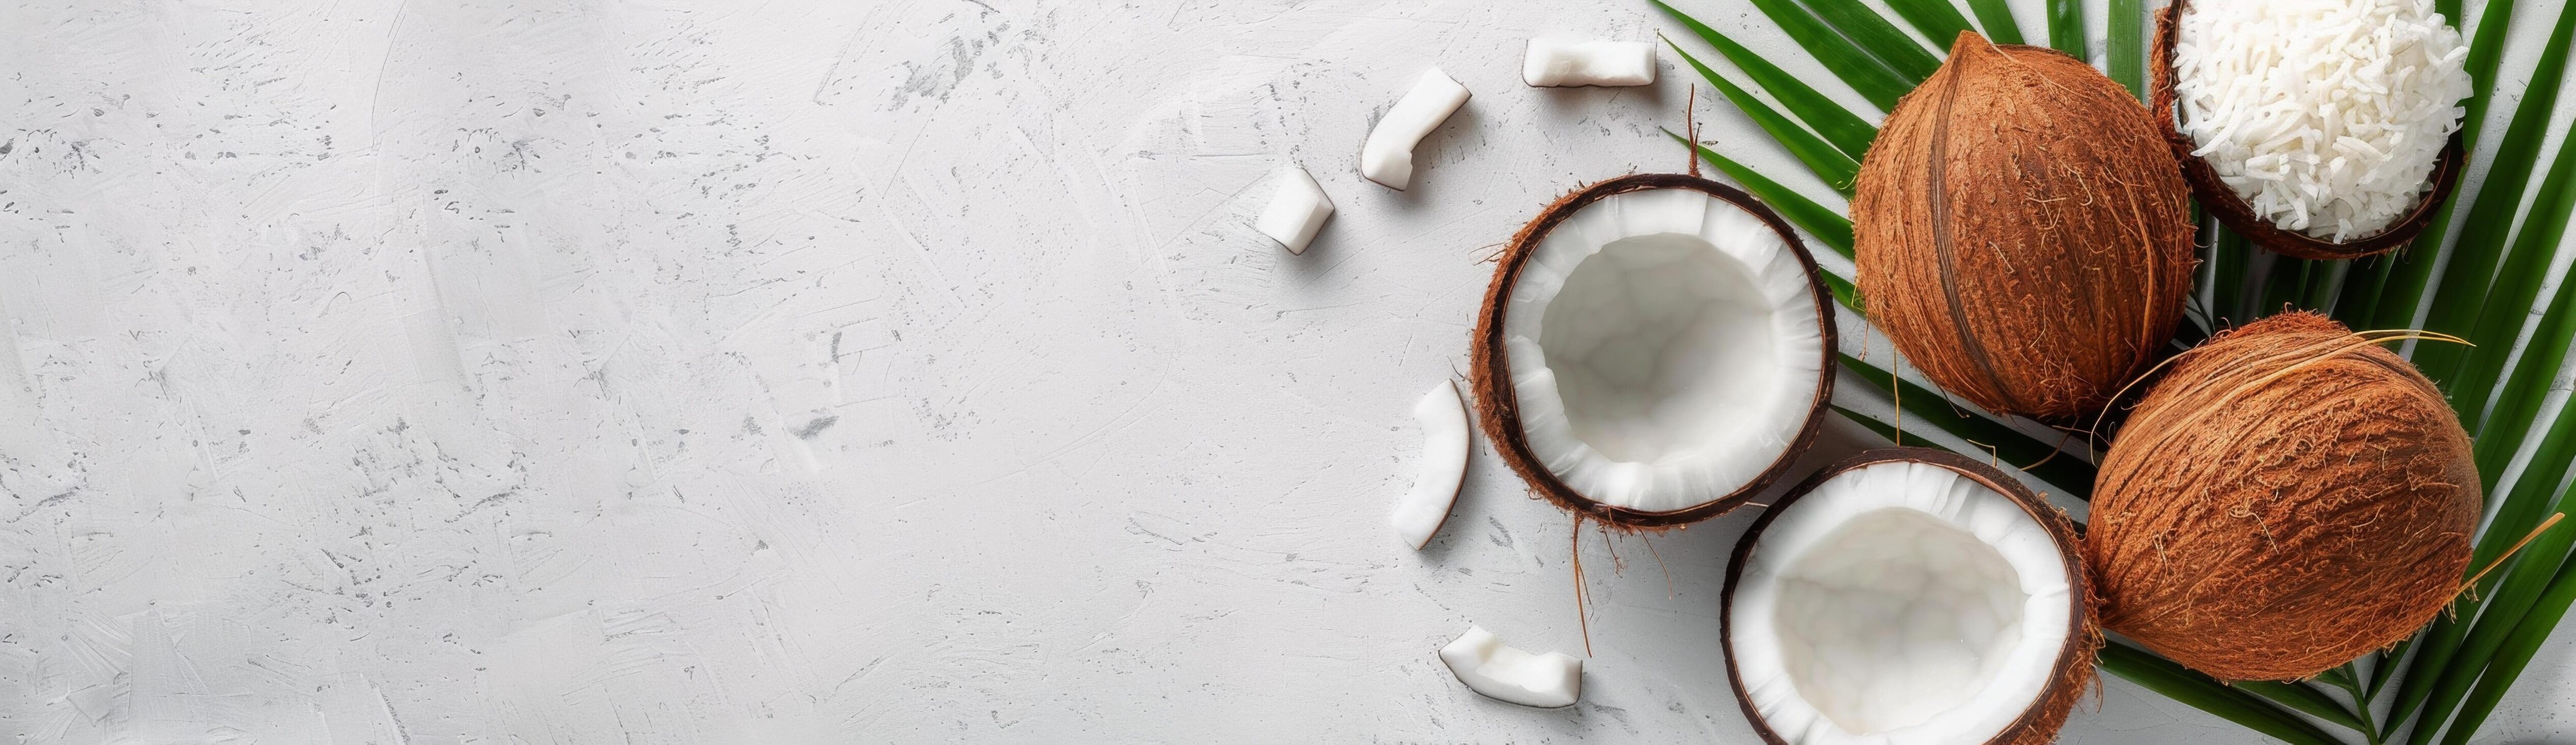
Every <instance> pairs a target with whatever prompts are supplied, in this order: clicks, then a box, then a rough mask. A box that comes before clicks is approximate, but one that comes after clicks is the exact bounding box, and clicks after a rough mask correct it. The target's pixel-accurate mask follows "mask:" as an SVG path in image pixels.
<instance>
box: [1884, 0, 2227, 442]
mask: <svg viewBox="0 0 2576 745" xmlns="http://www.w3.org/2000/svg"><path fill="white" fill-rule="evenodd" d="M2189 194H2190V190H2189V188H2188V187H2187V186H2186V185H2185V184H2184V183H2183V181H2182V176H2181V173H2180V171H2179V170H2178V169H2177V168H2176V167H2175V166H2174V161H2173V156H2172V155H2171V154H2170V153H2169V152H2167V151H2166V149H2165V147H2164V143H2163V140H2162V139H2160V138H2158V137H2157V136H2156V130H2155V124H2154V123H2153V122H2150V121H2148V117H2147V111H2146V108H2145V107H2144V106H2141V105H2140V104H2139V103H2138V101H2137V99H2136V98H2133V97H2131V96H2130V95H2129V94H2128V91H2127V90H2126V89H2123V88H2121V87H2120V86H2119V84H2117V83H2113V82H2111V79H2110V78H2107V77H2104V76H2103V75H2102V73H2101V72H2099V71H2096V70H2094V69H2093V67H2092V66H2091V65H2087V64H2085V63H2084V62H2082V61H2080V60H2077V59H2075V58H2073V57H2069V56H2067V55H2065V54H2063V53H2060V52H2057V51H2055V50H2051V49H2044V48H2040V47H2030V46H2020V45H1996V44H1992V43H1989V42H1987V41H1986V40H1985V38H1983V37H1980V36H1978V35H1977V34H1976V33H1975V32H1964V33H1961V34H1960V35H1959V39H1958V41H1957V42H1956V43H1955V44H1953V45H1952V46H1951V48H1950V59H1949V61H1947V62H1944V63H1943V64H1942V65H1941V69H1940V70H1939V71H1937V72H1934V73H1933V74H1932V77H1931V78H1929V79H1927V80H1925V81H1924V82H1923V85H1922V86H1921V87H1918V88H1916V89H1914V92H1912V93H1908V94H1906V96H1905V98H1904V99H1902V100H1899V101H1898V102H1897V104H1896V110H1895V111H1894V112H1891V113H1889V114H1888V116H1887V121H1886V123H1885V124H1884V125H1883V127H1882V129H1881V130H1880V134H1879V137H1878V141H1877V143H1876V144H1874V145H1872V146H1871V147H1870V150H1869V156H1868V158H1867V159H1865V160H1864V161H1862V163H1861V169H1860V178H1859V180H1858V182H1857V184H1856V188H1855V190H1854V193H1853V196H1852V210H1851V212H1852V232H1853V238H1854V241H1855V248H1856V251H1857V253H1856V255H1855V257H1854V258H1855V259H1856V262H1855V263H1856V264H1858V267H1859V275H1860V276H1859V286H1860V292H1861V295H1862V296H1863V297H1864V298H1865V299H1866V302H1867V305H1868V308H1869V316H1870V319H1871V320H1872V321H1876V322H1877V323H1878V326H1879V328H1881V329H1883V330H1885V331H1886V332H1887V336H1888V339H1889V340H1890V341H1892V342H1894V343H1895V345H1896V348H1897V351H1900V352H1903V353H1904V354H1905V357H1906V359H1908V360H1909V361H1911V362H1913V363H1914V365H1915V367H1916V368H1918V369H1920V370H1922V372H1923V374H1924V376H1925V377H1928V378H1930V379H1931V380H1932V382H1934V383H1938V384H1940V386H1941V387H1942V388H1944V389H1947V390H1948V391H1949V392H1951V393H1953V394H1956V395H1958V396H1959V397H1961V398H1965V399H1967V400H1968V401H1970V402H1972V403H1975V404H1976V405H1978V406H1981V407H1984V408H1986V409H1988V410H1991V411H1998V412H2006V413H2013V414H2022V415H2026V416H2030V417H2032V418H2035V419H2039V420H2041V421H2046V422H2051V423H2057V424H2076V423H2078V422H2079V421H2082V420H2083V419H2084V418H2085V416H2086V415H2088V414H2091V413H2093V412H2095V411H2098V410H2100V409H2101V408H2102V407H2104V406H2105V405H2107V404H2108V403H2109V402H2110V400H2111V397H2112V396H2113V395H2114V394H2115V393H2117V392H2118V391H2119V390H2120V388H2121V386H2123V385H2125V384H2127V383H2128V382H2129V381H2130V380H2131V378H2132V377H2133V376H2135V375H2137V374H2138V373H2140V372H2141V371H2143V370H2144V369H2145V368H2146V367H2147V366H2148V365H2149V364H2152V363H2153V361H2154V360H2155V359H2156V358H2157V357H2158V355H2159V352H2160V351H2161V350H2162V349H2163V348H2164V346H2165V343H2166V342H2167V341H2168V340H2169V339H2171V338H2172V337H2173V330H2174V323H2175V322H2176V321H2177V320H2178V319H2179V318H2181V315H2182V302H2183V297H2184V296H2185V295H2186V294H2188V293H2189V292H2190V290H2191V279H2192V276H2191V275H2192V267H2193V266H2194V265H2195V264H2196V260H2195V259H2194V258H2193V257H2192V253H2193V251H2192V233H2193V227H2192V223H2191V206H2190V201H2189Z"/></svg>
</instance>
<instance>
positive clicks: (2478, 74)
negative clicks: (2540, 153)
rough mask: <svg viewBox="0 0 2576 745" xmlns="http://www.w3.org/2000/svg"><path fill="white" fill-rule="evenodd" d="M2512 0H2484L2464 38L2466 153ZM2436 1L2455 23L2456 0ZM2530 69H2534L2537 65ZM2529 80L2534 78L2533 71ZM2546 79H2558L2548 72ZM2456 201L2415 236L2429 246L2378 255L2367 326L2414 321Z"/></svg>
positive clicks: (2479, 121)
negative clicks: (2474, 26)
mask: <svg viewBox="0 0 2576 745" xmlns="http://www.w3.org/2000/svg"><path fill="white" fill-rule="evenodd" d="M2513 4H2514V0H2488V2H2487V6H2486V10H2485V11H2483V12H2481V13H2480V14H2479V16H2478V31H2477V35H2476V36H2475V37H2474V38H2472V39H2470V41H2469V57H2468V60H2467V61H2466V63H2465V64H2466V67H2467V68H2468V72H2469V89H2470V93H2469V100H2468V101H2466V102H2464V103H2463V104H2462V106H2464V107H2465V108H2467V109H2468V114H2467V116H2465V117H2463V118H2461V120H2460V139H2461V141H2462V142H2464V143H2466V144H2467V146H2468V147H2469V152H2472V153H2474V152H2477V146H2478V135H2479V134H2480V132H2481V130H2482V129H2483V128H2484V127H2485V124H2486V112H2487V102H2488V101H2490V100H2492V99H2493V98H2494V97H2495V96H2494V95H2493V94H2494V93H2495V71H2496V64H2497V63H2498V62H2501V61H2503V59H2504V39H2505V30H2506V28H2507V24H2509V23H2511V22H2512V21H2513ZM2435 6H2436V8H2437V9H2442V8H2447V9H2442V10H2441V13H2442V17H2444V18H2449V19H2452V23H2453V24H2454V25H2457V24H2458V22H2459V18H2460V4H2459V1H2458V0H2440V2H2437V3H2436V4H2435ZM2565 48H2566V47H2565V45H2563V44H2562V45H2557V46H2553V47H2550V48H2548V49H2544V50H2542V51H2543V54H2542V57H2541V62H2542V63H2543V64H2544V65H2545V64H2547V63H2548V61H2549V59H2548V58H2549V55H2552V54H2558V55H2561V56H2562V59H2563V55H2564V52H2563V51H2554V50H2564V49H2565ZM2534 72H2535V73H2537V72H2538V69H2535V70H2534ZM2533 79H2534V80H2538V79H2539V78H2538V77H2537V76H2535V77H2534V78H2533ZM2550 79H2552V80H2555V79H2557V78H2556V76H2554V75H2553V76H2551V78H2550ZM2553 95H2554V94H2553ZM2517 118H2518V117H2517ZM2507 134H2508V136H2509V135H2510V134H2511V132H2510V130H2508V132H2507ZM2499 152H2501V151H2499ZM2497 162H2498V163H2502V162H2503V161H2497ZM2527 162H2528V161H2526V164H2527ZM2525 168H2526V170H2525V172H2524V173H2525V175H2526V176H2527V175H2528V174H2529V171H2528V170H2527V169H2528V165H2525ZM2486 183H2487V186H2488V187H2489V188H2492V187H2494V186H2495V185H2496V181H2495V178H2494V176H2493V175H2492V174H2491V175H2489V176H2488V178H2487V181H2486ZM2520 190H2521V187H2515V191H2520ZM2459 206H2460V200H2459V197H2458V196H2456V195H2455V196H2453V197H2452V198H2451V201H2450V203H2448V204H2444V205H2442V209H2441V211H2440V212H2439V213H2437V214H2435V215H2434V217H2433V221H2432V223H2431V224H2430V225H2429V226H2427V227H2426V228H2425V229H2424V235H2425V236H2426V237H2424V238H2418V239H2416V240H2417V242H2418V243H2423V242H2427V241H2429V242H2430V245H2422V246H2417V247H2414V248H2409V249H2406V250H2405V251H2403V252H2400V253H2398V254H2395V255H2391V256H2381V257H2379V259H2380V262H2381V263H2380V264H2379V265H2378V266H2377V267H2375V268H2374V269H2373V271H2372V274H2373V275H2374V279H2373V280H2372V281H2371V282H2369V283H2367V284H2369V286H2370V288H2371V290H2372V291H2373V292H2378V293H2384V294H2383V295H2381V296H2375V297H2373V298H2372V302H2371V306H2372V307H2373V308H2374V311H2373V315H2372V316H2371V318H2370V320H2369V322H2368V324H2367V325H2368V326H2369V327H2370V328H2382V329H2390V328H2405V327H2410V326H2413V325H2415V306H2416V305H2417V304H2418V303H2419V302H2420V301H2422V300H2423V299H2424V287H2425V285H2426V283H2427V282H2428V281H2429V280H2431V278H2432V276H2433V267H2434V266H2436V265H2439V264H2440V263H2441V260H2442V256H2443V255H2444V254H2446V253H2448V252H2446V251H2441V250H2437V249H2438V248H2439V247H2440V246H2441V245H2442V237H2443V236H2445V235H2449V234H2450V232H2449V231H2450V225H2451V217H2452V215H2453V211H2454V210H2457V209H2458V208H2459Z"/></svg>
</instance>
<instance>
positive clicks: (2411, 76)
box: [2147, 0, 2468, 259]
mask: <svg viewBox="0 0 2576 745" xmlns="http://www.w3.org/2000/svg"><path fill="white" fill-rule="evenodd" d="M2187 5H2189V3H2188V2H2187V1H2186V0H2174V2H2173V3H2172V4H2170V5H2166V6H2165V9H2164V10H2162V11H2158V12H2157V13H2156V36H2155V39H2154V41H2153V44H2152V49H2153V55H2154V59H2153V60H2152V62H2151V63H2150V64H2151V65H2152V66H2153V67H2154V71H2155V72H2154V74H2153V76H2152V77H2153V78H2154V79H2153V80H2151V81H2149V86H2150V95H2151V101H2150V103H2149V104H2148V106H2147V110H2148V111H2150V112H2152V113H2153V114H2154V115H2155V119H2156V121H2157V122H2158V123H2159V125H2160V126H2161V127H2162V128H2163V130H2164V136H2165V141H2166V143H2167V144H2168V145H2169V146H2170V147H2171V148H2172V149H2173V154H2174V159H2175V160H2178V161H2181V163H2182V175H2183V180H2185V181H2188V182H2190V183H2191V190H2192V194H2193V196H2195V197H2197V198H2198V201H2199V202H2200V205H2201V206H2202V207H2203V208H2206V209H2208V210H2209V213H2210V214H2211V215H2214V216H2216V217H2217V218H2218V221H2219V222H2223V223H2226V224H2227V227H2228V229H2229V230H2234V231H2236V233H2237V234H2238V235H2242V236H2245V239H2246V240H2248V241H2252V242H2253V243H2254V245H2257V246H2262V247H2263V248H2265V249H2269V250H2271V251H2272V252H2274V253H2278V254H2282V255H2285V256H2291V257H2295V258H2301V259H2357V258H2361V257H2364V256H2371V255H2375V254H2383V253H2388V252H2390V251H2395V250H2397V249H2399V248H2401V247H2404V246H2405V245H2406V244H2408V243H2410V242H2413V241H2414V240H2415V237H2416V236H2418V235H2421V234H2423V232H2424V229H2425V228H2426V227H2428V226H2430V225H2431V224H2432V222H2433V216H2434V213H2436V212H2439V211H2440V208H2441V205H2442V203H2443V202H2444V201H2447V200H2448V199H2449V198H2450V196H2451V192H2452V190H2454V189H2456V188H2458V187H2459V185H2460V177H2461V174H2462V172H2464V171H2466V170H2467V168H2468V150H2467V148H2466V147H2464V146H2463V144H2462V136H2463V135H2462V133H2461V132H2460V131H2459V130H2458V129H2457V128H2456V127H2455V128H2454V130H2453V131H2452V133H2451V136H2450V140H2449V142H2448V143H2446V144H2444V145H2443V146H2442V149H2441V151H2440V152H2439V153H2438V154H2436V155H2435V156H2434V158H2433V163H2432V165H2431V171H2430V173H2429V174H2427V175H2426V176H2424V178H2423V182H2424V183H2425V184H2426V188H2425V191H2424V193H2423V195H2422V199H2421V200H2420V201H2417V202H2416V203H2415V205H2414V207H2413V208H2411V209H2409V210H2407V211H2406V212H2404V213H2403V214H2400V215H2399V216H2397V217H2396V218H2395V219H2394V221H2392V222H2391V223H2390V224H2388V225H2387V226H2386V227H2384V228H2380V229H2378V230H2376V231H2373V232H2371V233H2369V234H2367V235H2361V236H2353V237H2349V238H2346V239H2343V240H2335V239H2331V238H2320V237H2317V236H2314V235H2309V234H2308V233H2307V232H2306V231H2301V230H2290V229H2287V228H2283V227H2281V226H2280V225H2278V224H2275V223H2274V222H2273V220H2272V218H2271V217H2269V216H2266V215H2263V214H2259V213H2258V211H2257V210H2256V209H2255V208H2254V205H2251V204H2248V203H2246V201H2245V197H2244V196H2243V195H2240V194H2238V193H2237V192H2236V189H2235V188H2234V187H2232V186H2229V185H2228V183H2227V180H2226V178H2225V177H2222V176H2220V175H2219V172H2218V167H2217V166H2215V165H2213V164H2211V163H2210V162H2209V160H2208V159H2207V158H2204V157H2202V155H2201V150H2202V147H2201V144H2200V142H2199V141H2197V140H2195V139H2194V138H2193V137H2192V136H2191V135H2189V134H2185V133H2184V132H2183V131H2182V127H2181V126H2180V122H2179V121H2178V120H2179V119H2180V118H2181V116H2182V111H2181V109H2182V107H2180V106H2177V105H2176V99H2177V97H2178V95H2179V94H2178V92H2177V83H2176V81H2175V73H2174V66H2175V63H2176V57H2175V53H2176V47H2177V46H2178V45H2179V44H2180V42H2179V37H2180V36H2181V35H2182V33H2181V29H2180V27H2181V25H2182V23H2181V22H2182V14H2183V13H2185V12H2186V11H2185V6H2187ZM2404 6H2405V4H2403V3H2399V4H2396V5H2389V6H2379V7H2382V8H2388V9H2396V8H2402V7H2404ZM2245 7H2247V8H2256V7H2266V6H2263V5H2262V4H2255V5H2248V6H2245ZM2310 10H2313V8H2310ZM2419 20H2420V19H2419ZM2437 23H2438V22H2437ZM2384 25H2388V24H2385V23H2375V24H2367V25H2366V26H2365V27H2367V28H2374V29H2375V28H2380V27H2382V26H2384ZM2454 33H2456V32H2454ZM2365 36H2367V35H2365ZM2262 38H2264V39H2266V41H2264V42H2262V43H2263V44H2264V48H2263V50H2262V51H2261V54H2263V55H2265V56H2266V57H2269V58H2274V59H2278V58H2279V57H2280V56H2281V54H2282V52H2281V51H2280V50H2278V49H2276V48H2273V47H2274V45H2273V43H2272V42H2270V41H2268V39H2269V38H2270V37H2262ZM2453 43H2454V44H2456V43H2457V41H2456V36H2455V37H2454V42H2453ZM2237 68H2238V66H2237V65H2232V64H2230V65H2226V66H2225V68H2224V69H2229V70H2234V69H2237ZM2249 72H2254V73H2256V74H2264V75H2267V76H2268V77H2272V78H2281V79H2286V80H2293V81H2304V82H2303V83H2300V84H2302V85H2305V86H2306V87H2307V88H2308V89H2312V90H2318V91H2320V92H2321V94H2323V93H2322V92H2325V89H2328V88H2335V87H2341V86H2338V85H2337V84H2335V83H2333V82H2329V81H2315V80H2305V76H2304V75H2299V74H2295V73H2296V71H2295V70H2283V71H2273V72H2271V73H2263V72H2261V71H2249ZM2284 73H2288V74H2284ZM2455 74H2461V73H2459V72H2458V69H2457V68H2451V69H2449V70H2448V71H2446V72H2435V71H2430V70H2425V69H2410V70H2409V71H2408V72H2407V73H2405V75H2404V76H2403V77H2405V78H2406V79H2405V80H2404V81H2402V82H2398V83H2386V84H2383V83H2380V82H2365V83H2360V84H2362V85H2369V86H2372V87H2374V88H2376V89H2377V90H2376V91H2375V92H2378V93H2381V94H2383V95H2384V94H2385V93H2386V89H2387V85H2420V84H2423V83H2424V82H2425V81H2426V80H2429V79H2432V78H2434V77H2436V76H2437V75H2455ZM2350 77H2351V78H2352V79H2353V80H2362V79H2363V77H2364V76H2362V75H2361V74H2358V73H2355V74H2353V75H2351V76H2350ZM2344 85H2351V83H2346V84H2344ZM2244 105H2246V106H2256V105H2259V104H2257V103H2253V102H2248V103H2246V104H2244ZM2445 105H2447V104H2445ZM2453 111H2458V109H2453ZM2380 115H2382V116H2384V114H2380ZM2454 116H2457V114H2454ZM2268 126H2278V125H2277V123H2273V124H2271V125H2268ZM2372 126H2374V127H2378V126H2386V125H2385V124H2384V123H2381V122H2373V123H2372ZM2362 148H2363V149H2365V150H2367V149H2368V148H2369V146H2368V145H2363V146H2362ZM2409 182H2410V183H2411V182H2412V181H2411V180H2409ZM2437 238H2438V236H2437Z"/></svg>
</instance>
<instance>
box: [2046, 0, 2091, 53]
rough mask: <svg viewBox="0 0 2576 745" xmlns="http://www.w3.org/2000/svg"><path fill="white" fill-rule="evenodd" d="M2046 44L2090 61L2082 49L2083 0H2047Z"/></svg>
mask: <svg viewBox="0 0 2576 745" xmlns="http://www.w3.org/2000/svg"><path fill="white" fill-rule="evenodd" d="M2048 46H2049V48H2051V49H2055V50H2057V51H2060V52H2065V53H2067V54H2070V55H2074V56H2075V58H2076V59H2080V60H2085V61H2088V62H2089V61H2092V59H2093V57H2092V55H2091V54H2090V53H2088V52H2086V51H2085V50H2084V0H2048Z"/></svg>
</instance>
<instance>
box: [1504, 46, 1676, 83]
mask: <svg viewBox="0 0 2576 745" xmlns="http://www.w3.org/2000/svg"><path fill="white" fill-rule="evenodd" d="M1521 82H1524V83H1528V84H1530V85H1531V86H1532V87H1537V88H1547V87H1554V86H1576V85H1600V86H1626V85H1653V84H1654V83H1655V45H1653V44H1648V43H1645V42H1639V41H1571V40H1564V39H1531V40H1530V41H1529V55H1528V56H1526V57H1524V58H1522V61H1521Z"/></svg>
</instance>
